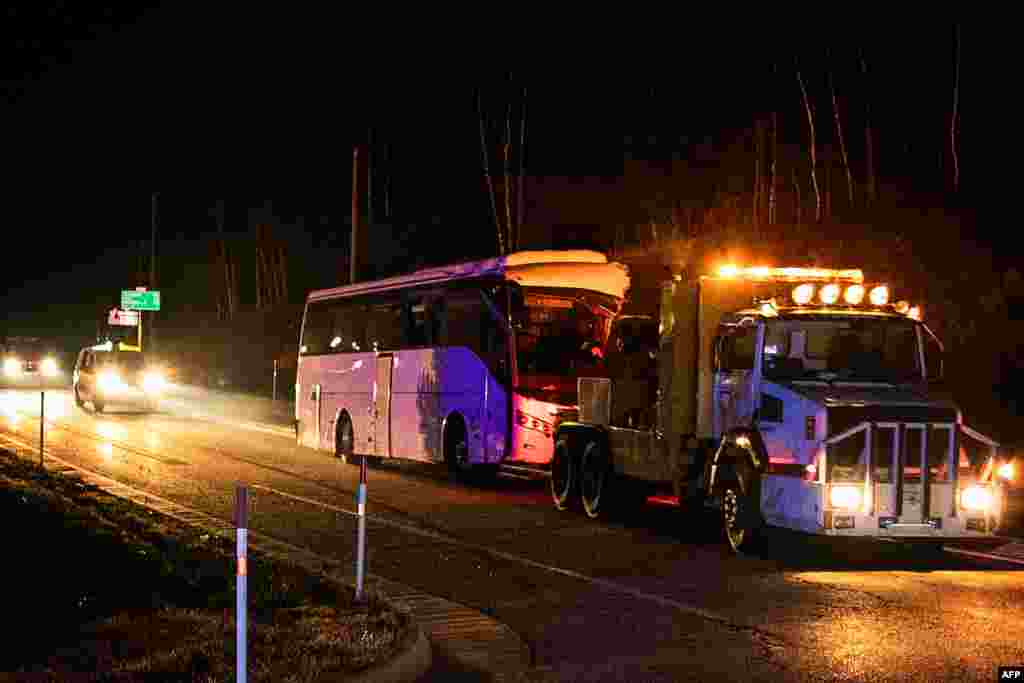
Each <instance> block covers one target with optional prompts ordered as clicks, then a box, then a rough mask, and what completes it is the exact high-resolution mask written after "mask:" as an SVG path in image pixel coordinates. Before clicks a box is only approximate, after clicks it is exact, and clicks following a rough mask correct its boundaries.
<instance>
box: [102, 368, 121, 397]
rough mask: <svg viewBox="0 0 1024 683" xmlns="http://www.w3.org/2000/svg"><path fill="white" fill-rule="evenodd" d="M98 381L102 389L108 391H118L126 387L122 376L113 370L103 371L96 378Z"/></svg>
mask: <svg viewBox="0 0 1024 683" xmlns="http://www.w3.org/2000/svg"><path fill="white" fill-rule="evenodd" d="M96 383H97V384H98V385H99V388H100V391H102V392H106V393H109V392H113V391H118V390H119V389H121V388H123V387H124V382H123V381H122V380H121V376H120V375H119V374H117V373H116V372H114V371H113V370H106V371H104V372H101V373H100V376H99V377H98V378H97V379H96Z"/></svg>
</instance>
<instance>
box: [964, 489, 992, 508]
mask: <svg viewBox="0 0 1024 683" xmlns="http://www.w3.org/2000/svg"><path fill="white" fill-rule="evenodd" d="M960 507H962V508H963V509H964V510H970V511H971V512H988V510H989V509H990V508H991V507H992V489H990V488H988V487H987V486H968V487H967V488H965V489H964V490H963V491H961V492H960Z"/></svg>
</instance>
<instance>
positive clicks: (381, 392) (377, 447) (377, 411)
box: [373, 354, 395, 458]
mask: <svg viewBox="0 0 1024 683" xmlns="http://www.w3.org/2000/svg"><path fill="white" fill-rule="evenodd" d="M394 362H395V359H394V356H392V355H391V354H381V355H379V356H377V375H376V381H375V382H374V385H373V387H374V391H373V423H374V427H373V441H374V449H373V451H374V454H375V455H377V456H378V457H381V458H390V457H391V368H392V367H393V366H394Z"/></svg>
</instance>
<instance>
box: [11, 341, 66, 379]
mask: <svg viewBox="0 0 1024 683" xmlns="http://www.w3.org/2000/svg"><path fill="white" fill-rule="evenodd" d="M2 351H3V353H2V356H3V359H2V360H3V366H2V367H0V373H2V375H0V379H2V382H3V384H4V385H6V386H17V387H20V386H35V385H51V384H52V385H55V384H58V383H62V382H63V381H66V380H65V376H64V374H63V373H62V372H61V367H60V360H59V357H58V355H57V353H56V352H55V351H54V349H52V348H50V347H49V346H48V345H47V344H45V343H44V342H43V341H42V340H41V339H39V338H38V337H8V338H7V339H6V340H5V341H4V344H3V348H2Z"/></svg>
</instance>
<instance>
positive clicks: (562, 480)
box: [550, 439, 578, 511]
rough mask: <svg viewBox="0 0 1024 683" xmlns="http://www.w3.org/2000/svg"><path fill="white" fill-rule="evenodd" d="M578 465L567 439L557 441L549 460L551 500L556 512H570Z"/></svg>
mask: <svg viewBox="0 0 1024 683" xmlns="http://www.w3.org/2000/svg"><path fill="white" fill-rule="evenodd" d="M577 470H578V463H577V462H576V460H575V458H573V453H572V450H571V449H570V448H569V441H568V439H559V440H558V443H556V444H555V454H554V455H553V456H552V458H551V479H550V484H551V500H552V501H553V502H554V504H555V508H556V509H558V510H563V511H565V510H570V509H572V507H573V506H574V504H575V501H576V489H577V488H578V486H577V482H576V479H577V476H578V475H577Z"/></svg>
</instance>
